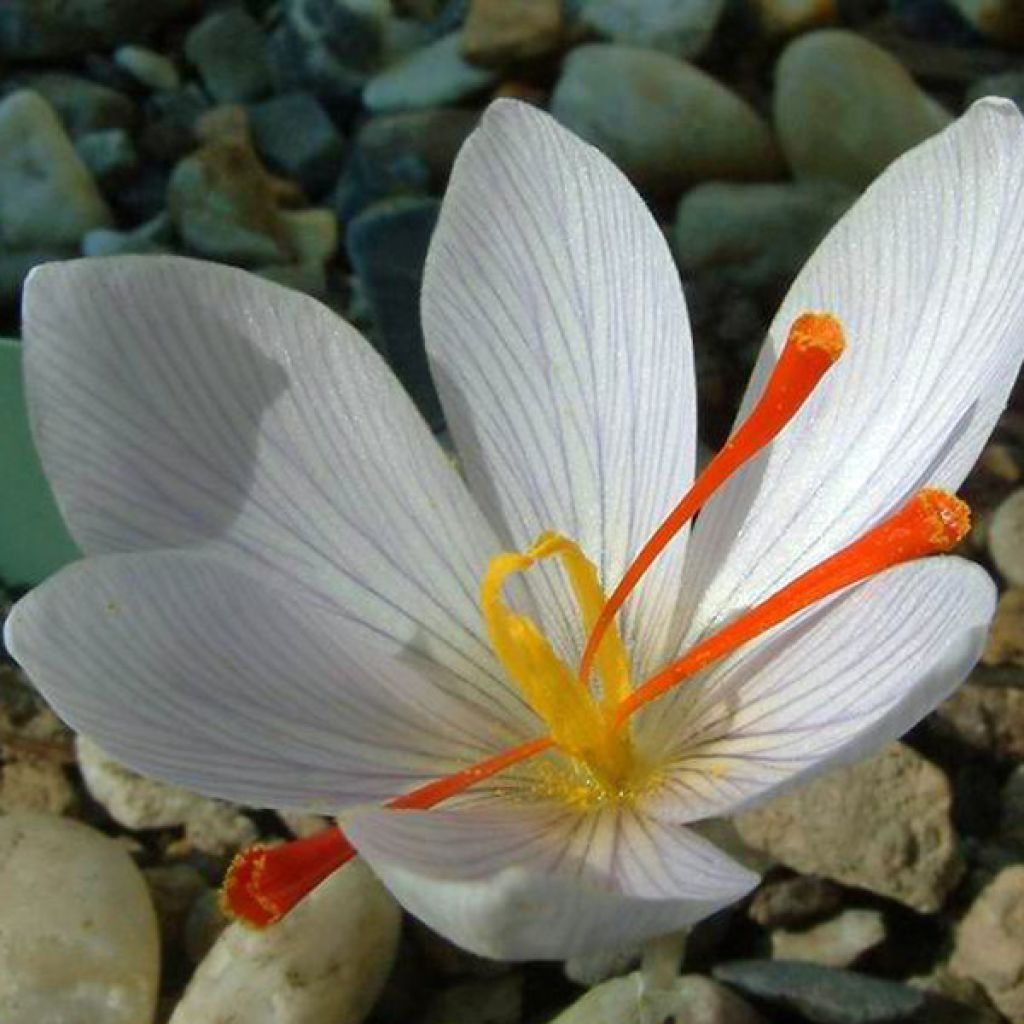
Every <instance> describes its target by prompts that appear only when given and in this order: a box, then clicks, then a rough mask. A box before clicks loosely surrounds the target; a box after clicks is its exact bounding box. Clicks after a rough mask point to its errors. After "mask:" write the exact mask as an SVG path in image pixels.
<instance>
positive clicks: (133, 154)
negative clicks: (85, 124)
mask: <svg viewBox="0 0 1024 1024" xmlns="http://www.w3.org/2000/svg"><path fill="white" fill-rule="evenodd" d="M75 150H76V151H77V153H78V155H79V156H80V157H81V158H82V163H84V164H85V166H86V167H87V168H88V170H89V173H90V174H91V175H92V176H93V178H94V179H95V181H96V184H98V185H99V186H100V188H101V189H103V190H104V191H108V192H109V191H116V190H117V189H118V188H120V187H121V186H122V185H124V184H125V183H127V182H128V181H129V180H130V179H131V178H132V176H133V175H134V173H135V171H136V170H137V169H138V167H139V154H138V152H137V151H136V149H135V143H133V142H132V137H131V136H130V135H129V134H128V133H127V132H123V131H121V130H120V129H116V128H115V129H111V130H110V131H106V132H90V133H89V134H88V135H80V136H79V137H78V138H77V139H75Z"/></svg>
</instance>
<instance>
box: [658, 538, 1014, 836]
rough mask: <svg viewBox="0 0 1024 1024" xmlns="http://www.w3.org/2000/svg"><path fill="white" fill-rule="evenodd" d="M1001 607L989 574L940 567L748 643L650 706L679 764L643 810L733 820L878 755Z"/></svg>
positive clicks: (932, 697)
mask: <svg viewBox="0 0 1024 1024" xmlns="http://www.w3.org/2000/svg"><path fill="white" fill-rule="evenodd" d="M995 604H996V592H995V587H994V585H993V584H992V581H991V580H990V579H989V578H988V576H987V575H986V574H985V572H984V571H983V570H982V569H981V568H979V567H978V566H977V565H975V564H973V563H972V562H965V561H963V560H962V559H959V558H935V559H930V560H927V561H921V562H914V563H912V564H910V565H905V566H901V567H899V568H896V569H892V570H890V571H888V572H886V573H883V574H882V575H880V576H877V577H875V578H874V579H872V580H870V581H869V582H867V583H865V584H863V585H862V586H859V587H856V588H854V589H853V590H852V591H849V592H848V593H846V594H844V595H842V596H840V597H839V598H837V599H835V600H834V601H832V602H831V603H828V604H826V605H824V606H821V607H817V608H813V609H810V610H809V612H807V613H804V615H803V616H801V617H800V618H799V619H798V620H795V621H794V622H792V623H790V624H787V625H785V626H782V627H780V628H779V629H777V630H775V631H774V632H772V633H770V634H768V635H766V636H765V637H764V638H763V639H761V640H758V641H756V642H754V643H751V644H748V645H747V646H746V647H745V648H743V650H741V651H740V652H739V653H738V654H737V655H735V656H734V657H733V658H731V659H729V660H728V661H727V662H726V663H724V664H723V665H722V666H721V667H720V668H718V669H715V670H714V671H712V672H710V673H709V674H708V675H707V676H706V677H704V678H702V679H699V680H694V681H693V682H692V683H688V684H684V685H683V686H682V687H681V689H680V690H679V691H678V693H677V694H675V695H672V696H670V697H668V698H666V699H665V700H664V701H659V702H655V704H653V705H652V706H651V708H650V711H649V712H648V715H649V718H648V720H647V721H646V722H643V723H642V724H641V728H642V729H643V730H644V742H645V744H646V745H648V746H649V748H650V749H651V750H652V751H653V750H657V751H658V753H657V754H653V755H652V756H656V757H658V759H659V762H660V761H662V760H664V761H666V762H668V764H669V766H670V767H669V768H668V769H667V772H666V783H665V785H664V786H663V787H662V788H661V789H660V790H659V792H658V793H657V795H655V796H654V797H652V798H651V800H650V801H649V802H648V803H646V804H645V805H644V807H645V810H647V811H648V812H649V813H656V814H658V815H660V816H665V817H667V818H668V819H669V820H673V821H692V820H695V819H698V818H702V817H705V816H708V815H722V814H733V813H735V812H736V811H737V810H739V809H741V808H742V807H745V806H746V805H748V804H750V803H751V802H754V801H760V800H763V799H765V798H766V797H767V796H769V795H771V794H773V793H775V792H777V791H778V790H779V789H780V788H781V787H788V786H791V785H793V784H795V783H796V782H798V781H803V780H805V779H806V778H808V777H809V776H811V775H813V774H816V773H818V772H821V771H824V770H826V769H828V768H831V767H835V766H836V765H837V764H840V763H848V762H851V761H855V760H858V759H860V758H863V757H866V756H868V755H869V754H870V753H872V752H874V751H875V750H876V749H878V748H879V747H881V746H882V745H883V744H885V743H887V742H889V741H890V740H892V739H895V738H896V737H898V736H901V735H902V734H903V733H904V732H906V731H907V730H908V729H909V728H910V727H911V726H912V725H914V724H915V723H916V722H918V721H919V720H920V719H921V718H923V717H924V716H925V715H926V714H927V713H928V712H929V711H931V710H932V708H934V707H935V706H936V705H937V704H939V703H940V702H941V701H942V700H944V699H945V698H946V697H947V696H949V694H950V693H951V692H952V691H953V690H954V689H955V687H956V686H957V685H958V684H959V683H960V682H961V681H962V680H963V678H964V677H965V676H966V675H967V673H968V672H969V671H970V669H971V667H972V666H973V665H974V663H975V662H976V661H977V659H978V657H979V655H980V653H981V650H982V647H983V646H984V643H985V636H986V633H987V631H988V625H989V622H990V621H991V618H992V615H993V613H994V611H995ZM659 704H661V705H662V706H661V707H660V708H659V707H658V705H659Z"/></svg>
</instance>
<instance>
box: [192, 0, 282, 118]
mask: <svg viewBox="0 0 1024 1024" xmlns="http://www.w3.org/2000/svg"><path fill="white" fill-rule="evenodd" d="M185 56H186V57H188V59H189V60H190V61H191V62H192V64H194V65H195V66H196V67H197V68H198V69H199V74H200V76H201V77H202V79H203V85H205V86H206V89H207V91H208V92H209V93H210V95H211V96H212V97H213V98H214V99H215V100H217V102H218V103H244V102H246V101H248V100H258V99H261V98H262V97H263V96H266V95H267V93H268V92H270V89H271V84H272V83H271V77H270V63H269V61H268V58H267V40H266V37H265V36H264V34H263V29H262V28H260V25H259V22H257V21H256V20H255V19H254V18H251V17H250V16H249V15H248V14H246V13H245V11H243V10H241V9H239V8H228V9H227V10H222V11H214V12H213V13H212V14H208V15H207V16H206V17H205V18H203V20H202V21H201V22H199V24H198V25H196V27H195V28H194V29H192V31H191V32H189V34H188V37H187V38H186V39H185Z"/></svg>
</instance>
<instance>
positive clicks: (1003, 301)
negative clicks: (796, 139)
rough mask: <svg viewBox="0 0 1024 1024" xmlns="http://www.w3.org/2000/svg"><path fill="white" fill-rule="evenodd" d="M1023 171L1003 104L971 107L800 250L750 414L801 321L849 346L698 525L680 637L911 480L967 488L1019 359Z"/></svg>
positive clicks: (806, 557) (857, 527) (1012, 113)
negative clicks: (813, 321) (839, 329)
mask: <svg viewBox="0 0 1024 1024" xmlns="http://www.w3.org/2000/svg"><path fill="white" fill-rule="evenodd" d="M1022 167H1024V120H1022V118H1021V115H1020V114H1019V113H1018V112H1017V110H1016V108H1015V107H1014V105H1013V104H1012V103H1010V102H1009V101H1000V100H987V101H983V102H981V103H978V104H975V106H973V107H972V108H971V110H970V111H969V112H968V113H967V114H966V115H964V117H962V118H961V119H960V120H959V121H957V122H956V123H955V124H954V125H952V126H951V127H950V128H948V129H947V130H946V131H944V132H943V133H941V134H940V135H938V136H935V137H934V138H933V139H931V140H929V141H928V142H926V143H924V144H923V145H921V146H919V147H918V148H917V149H915V150H913V151H912V152H910V153H908V154H907V155H906V156H904V157H903V158H901V159H900V160H898V161H896V163H894V164H893V165H892V167H891V168H890V169H889V170H887V171H886V172H885V173H884V174H883V175H882V176H881V177H880V178H879V180H878V181H877V182H876V183H875V184H874V185H872V186H871V187H870V188H869V189H868V190H867V192H866V193H865V194H864V196H863V198H862V199H861V200H860V201H859V202H858V203H857V204H856V205H855V206H854V207H853V209H852V210H851V211H850V212H849V213H848V214H847V216H846V217H845V218H843V220H842V221H840V223H839V224H838V225H837V227H836V228H835V229H834V230H833V231H832V233H831V234H830V235H829V236H828V237H827V238H826V240H825V241H824V242H823V243H822V245H821V247H820V248H819V249H818V251H817V252H816V253H815V255H814V256H813V257H812V258H811V260H810V262H809V263H808V264H807V266H806V267H805V268H804V270H803V271H802V273H801V274H800V276H799V277H798V279H797V281H796V283H795V284H794V285H793V288H792V290H791V291H790V294H789V296H788V297H787V298H786V301H785V302H784V303H783V305H782V308H781V310H780V311H779V314H778V316H777V317H776V319H775V322H774V323H773V325H772V329H771V333H770V336H769V339H768V342H767V343H766V345H765V348H764V350H763V352H762V356H761V360H760V362H759V364H758V368H757V370H756V371H755V373H754V377H753V379H752V381H751V385H750V389H749V391H748V393H747V397H746V399H745V407H746V408H749V406H750V405H751V404H752V402H753V400H754V398H755V397H756V395H757V393H758V392H759V390H760V388H761V387H762V385H763V382H764V381H765V379H766V377H767V374H768V372H769V370H770V368H771V366H772V364H773V363H774V360H775V358H776V354H777V352H778V350H779V347H780V346H781V344H782V342H783V341H784V339H785V335H786V330H787V329H788V327H789V325H790V323H791V322H792V321H793V320H794V319H795V318H796V317H797V316H798V315H799V314H800V313H802V312H805V311H807V310H823V311H827V312H830V313H833V314H835V315H836V316H838V317H839V319H840V320H841V321H842V323H843V325H844V327H845V329H846V334H847V339H848V342H849V344H848V348H847V350H846V353H845V354H844V356H843V358H842V359H841V360H840V361H839V364H838V365H837V366H836V367H835V369H833V370H832V372H831V373H830V374H829V376H828V377H827V378H826V380H825V381H824V383H823V384H822V385H821V386H820V387H819V389H818V391H817V392H816V394H815V395H814V396H813V397H812V398H811V400H810V401H809V402H808V403H807V405H806V406H805V408H804V410H803V411H802V412H801V414H800V416H799V417H798V418H797V420H796V421H795V422H794V423H793V424H792V425H791V426H790V427H789V428H788V429H787V430H786V432H785V433H783V435H782V436H781V437H780V438H779V439H778V440H777V441H776V442H775V443H774V444H773V445H772V446H771V448H770V450H769V451H768V452H767V453H765V454H764V455H763V456H762V457H761V458H759V459H758V460H757V461H756V462H755V463H753V464H752V465H751V466H750V467H749V468H747V469H746V470H745V471H744V472H743V473H741V474H740V475H739V476H737V478H736V479H735V480H734V481H732V483H731V484H730V485H729V486H728V488H727V489H726V490H725V491H724V492H723V493H722V494H721V495H720V496H719V498H718V499H716V500H715V501H713V502H712V503H711V504H710V505H709V506H708V508H707V509H706V511H705V513H704V516H703V518H702V519H701V521H700V523H699V525H698V526H697V527H696V530H695V533H694V537H693V540H692V543H691V544H690V553H689V554H690V561H689V562H688V565H687V594H688V611H689V614H690V615H692V616H693V617H694V624H693V629H692V630H691V635H692V634H695V633H697V632H700V631H701V630H703V629H706V628H707V627H708V626H709V625H710V624H712V623H714V622H715V621H720V620H721V619H722V618H726V617H729V616H731V615H732V614H733V613H735V612H736V611H737V610H739V609H742V608H745V607H749V606H750V605H752V604H754V603H755V602H756V601H758V600H759V599H761V598H763V597H764V596H766V595H767V594H768V593H770V592H772V591H774V590H776V589H778V588H779V587H780V586H782V585H783V584H784V583H786V582H788V581H789V580H791V579H793V578H794V577H795V576H797V575H798V574H799V573H801V572H803V571H805V570H806V569H808V568H809V567H810V566H811V565H813V564H815V563H817V562H818V561H820V560H821V559H822V558H824V557H825V556H827V555H829V554H831V553H833V552H834V551H836V550H837V549H839V548H840V547H842V546H843V545H845V544H846V543H848V542H850V541H851V540H852V539H854V538H855V537H857V536H858V535H860V534H861V533H863V532H864V531H865V530H866V529H867V528H868V527H870V526H871V525H873V524H874V523H875V522H877V521H878V520H879V519H880V518H882V517H883V516H884V515H885V514H887V513H888V512H890V511H892V510H893V509H894V508H895V507H897V506H898V505H900V504H902V503H903V502H904V501H905V500H906V499H907V498H908V497H909V496H910V495H911V493H912V492H913V491H915V490H916V489H917V488H919V487H921V486H922V485H923V484H926V483H927V484H933V485H935V486H939V487H946V488H949V489H956V488H957V487H958V486H959V485H960V483H961V482H962V481H963V479H964V477H965V476H966V475H967V472H968V470H969V469H970V467H971V465H972V464H973V463H974V461H975V459H976V458H977V456H978V454H979V452H980V450H981V448H982V445H983V444H984V443H985V440H986V439H987V437H988V435H989V433H990V432H991V430H992V428H993V426H994V425H995V422H996V419H997V417H998V416H999V413H1000V412H1001V411H1002V409H1003V407H1004V406H1005V404H1006V401H1007V398H1008V395H1009V392H1010V388H1011V387H1012V386H1013V381H1014V379H1015V377H1016V376H1017V372H1018V370H1019V367H1020V364H1021V359H1022V357H1024V172H1022ZM741 415H742V413H741Z"/></svg>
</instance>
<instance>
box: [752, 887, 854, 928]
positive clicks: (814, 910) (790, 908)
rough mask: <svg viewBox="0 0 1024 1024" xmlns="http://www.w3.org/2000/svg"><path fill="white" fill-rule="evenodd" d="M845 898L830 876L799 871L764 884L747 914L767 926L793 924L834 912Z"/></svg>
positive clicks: (800, 923)
mask: <svg viewBox="0 0 1024 1024" xmlns="http://www.w3.org/2000/svg"><path fill="white" fill-rule="evenodd" d="M842 900H843V893H842V890H841V889H840V888H839V886H838V885H836V884H835V883H834V882H830V881H829V880H828V879H827V878H818V877H817V876H816V875H796V876H794V877H793V878H783V879H779V880H778V881H773V882H765V883H764V884H762V885H761V887H760V888H759V889H758V890H757V892H755V893H754V898H753V899H752V900H751V901H750V906H749V908H748V909H747V915H748V916H749V917H750V918H751V920H753V921H756V922H757V923H758V924H759V925H761V926H762V927H763V928H790V927H793V926H794V925H804V924H808V923H809V922H811V921H817V920H820V919H821V918H823V917H827V916H829V915H830V914H834V913H835V912H836V911H837V910H838V909H839V907H840V906H841V904H842Z"/></svg>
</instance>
